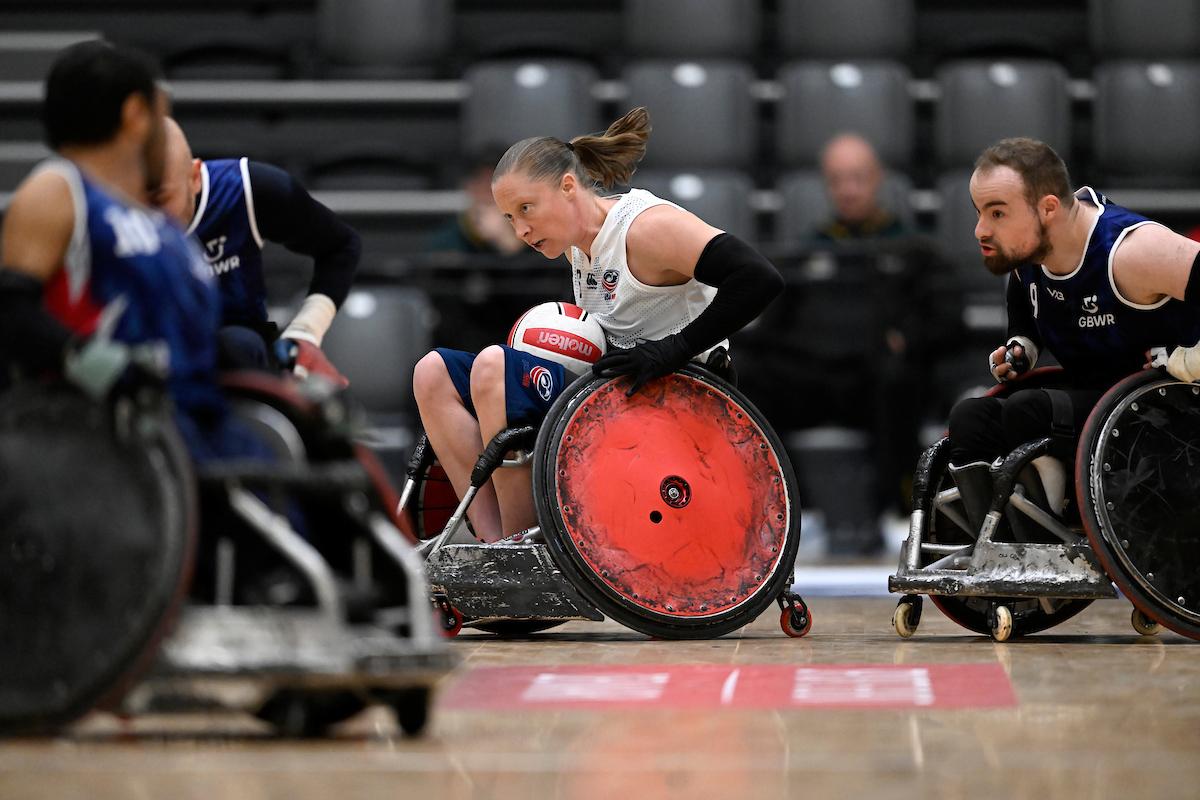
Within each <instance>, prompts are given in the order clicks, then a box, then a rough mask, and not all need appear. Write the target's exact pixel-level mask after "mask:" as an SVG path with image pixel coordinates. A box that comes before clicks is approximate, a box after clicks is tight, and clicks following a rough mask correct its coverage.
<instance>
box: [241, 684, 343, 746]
mask: <svg viewBox="0 0 1200 800" xmlns="http://www.w3.org/2000/svg"><path fill="white" fill-rule="evenodd" d="M365 707H366V703H365V702H363V700H362V698H360V697H359V696H358V695H356V694H354V693H353V692H323V693H305V692H303V691H300V690H297V689H283V690H281V691H279V692H277V693H276V694H275V695H273V696H272V697H271V698H270V699H269V700H267V702H266V703H264V704H263V706H262V708H260V709H258V711H256V712H255V716H256V717H258V718H259V719H261V720H265V721H266V722H269V723H271V724H272V725H274V726H275V732H276V733H277V734H278V735H279V736H282V737H284V738H288V739H315V738H318V737H321V736H324V735H325V734H326V732H327V731H328V730H329V728H331V727H333V726H334V725H336V724H338V723H339V722H343V721H345V720H348V719H350V717H352V716H354V715H355V714H357V713H358V712H360V711H362V710H363V709H364V708H365Z"/></svg>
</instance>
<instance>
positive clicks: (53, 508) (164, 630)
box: [0, 373, 452, 736]
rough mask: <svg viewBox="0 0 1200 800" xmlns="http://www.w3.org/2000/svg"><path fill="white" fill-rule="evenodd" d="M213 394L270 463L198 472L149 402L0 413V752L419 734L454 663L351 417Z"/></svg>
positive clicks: (296, 395)
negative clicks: (122, 742)
mask: <svg viewBox="0 0 1200 800" xmlns="http://www.w3.org/2000/svg"><path fill="white" fill-rule="evenodd" d="M224 383H225V386H224V388H225V390H226V393H227V394H228V395H229V397H230V400H231V403H232V405H233V406H234V417H235V419H236V421H237V424H239V425H240V426H241V427H242V429H243V431H245V430H246V429H251V430H253V431H254V433H255V439H256V441H258V442H259V443H260V444H263V445H266V447H267V448H268V449H269V450H270V452H271V457H270V458H269V459H267V460H263V459H232V460H221V461H215V462H208V463H204V464H201V465H199V466H198V467H196V468H193V465H192V462H191V460H190V458H189V455H188V453H187V450H186V448H185V447H184V445H183V442H182V440H181V438H180V433H179V429H178V428H177V426H176V424H175V422H174V421H173V419H172V415H171V412H170V409H169V407H168V404H167V402H166V401H165V399H164V398H163V397H162V395H161V393H160V392H157V391H152V390H149V389H143V390H139V391H136V392H133V393H131V394H128V395H125V396H122V397H119V398H117V399H116V400H115V401H114V402H113V403H109V404H97V403H93V402H91V401H88V400H87V399H86V398H84V397H82V396H81V395H79V394H77V393H76V392H74V391H73V390H71V389H69V388H67V387H61V386H60V387H54V386H50V387H47V386H39V385H33V384H24V385H19V386H17V387H15V388H14V389H12V390H11V391H10V392H9V393H7V394H6V395H4V396H3V397H2V398H0V509H3V512H2V513H3V523H2V524H0V608H3V609H4V613H3V614H2V615H0V638H2V640H3V641H4V647H3V648H0V734H3V733H10V734H11V733H28V732H51V731H55V730H59V729H61V728H63V727H64V726H65V725H67V724H68V723H70V722H71V721H73V720H75V719H77V718H79V717H80V716H82V715H83V714H84V713H86V712H88V711H89V710H92V709H101V710H107V711H113V712H116V713H120V714H125V715H132V714H140V713H144V712H156V711H171V712H177V711H187V710H213V709H223V710H239V711H246V712H249V713H251V714H255V715H257V716H258V717H259V718H261V719H263V720H265V721H267V722H269V723H272V724H273V725H274V727H275V730H276V731H277V732H278V733H281V734H283V735H288V736H312V735H320V734H322V733H323V732H324V731H325V730H326V728H327V727H328V726H330V725H332V724H335V723H337V722H340V721H342V720H344V719H346V718H348V717H350V716H352V715H353V714H355V713H357V712H358V711H360V710H362V709H363V708H364V707H365V706H366V705H367V704H369V703H382V704H386V705H390V706H391V707H393V708H394V710H395V713H396V718H397V722H398V724H399V726H400V727H401V728H402V730H404V732H406V733H409V734H416V733H418V732H419V731H421V730H422V728H423V727H424V725H425V723H426V720H427V717H428V711H429V706H430V696H431V690H432V687H433V685H434V683H435V682H436V680H437V679H438V678H439V677H440V676H441V675H443V674H444V673H445V672H446V671H447V670H448V669H449V668H450V666H451V664H452V660H451V655H450V654H449V653H448V651H447V650H446V648H445V644H444V642H443V641H442V636H441V634H440V632H439V631H438V628H437V626H436V623H435V620H434V614H433V613H431V610H430V607H429V600H428V597H429V594H428V592H429V590H428V586H427V584H426V582H425V577H424V572H423V566H422V564H421V560H420V557H419V556H418V555H417V553H416V550H415V548H414V544H415V542H413V541H411V540H409V539H408V538H407V537H406V536H405V535H404V534H402V533H401V531H400V530H399V529H398V528H397V526H396V522H397V520H396V518H395V517H394V509H395V507H396V497H395V494H394V492H393V491H392V490H391V489H390V488H389V487H388V485H387V483H386V480H385V479H384V477H383V472H382V470H381V468H380V467H379V466H378V464H377V463H376V462H375V461H374V459H373V457H372V456H371V455H370V454H369V453H368V452H366V451H365V450H364V449H362V448H361V447H360V446H358V445H355V444H354V443H353V442H352V440H351V438H350V436H349V435H348V431H347V427H348V426H347V410H346V406H345V405H344V404H343V402H342V400H341V398H339V397H337V396H336V395H332V394H329V393H324V394H322V393H320V392H312V391H306V390H304V389H302V388H301V387H300V386H298V385H297V384H295V383H293V382H290V381H282V380H279V379H277V378H275V377H273V376H270V375H264V374H251V373H245V374H233V375H229V376H226V377H225V379H224ZM200 498H204V501H203V502H201V501H200ZM201 508H202V509H203V512H204V513H203V517H204V519H203V526H202V527H203V535H202V536H201V535H198V530H199V529H200V527H201V525H200V522H201V520H200V513H199V511H200V509H201Z"/></svg>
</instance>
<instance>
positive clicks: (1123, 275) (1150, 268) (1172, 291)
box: [1113, 225, 1200, 305]
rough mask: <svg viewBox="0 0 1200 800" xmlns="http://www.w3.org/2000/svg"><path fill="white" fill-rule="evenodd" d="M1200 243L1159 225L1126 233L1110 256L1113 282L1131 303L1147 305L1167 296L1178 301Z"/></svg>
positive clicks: (1185, 286) (1184, 288)
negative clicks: (1111, 257)
mask: <svg viewBox="0 0 1200 800" xmlns="http://www.w3.org/2000/svg"><path fill="white" fill-rule="evenodd" d="M1198 252H1200V242H1194V241H1192V240H1191V239H1188V238H1187V237H1185V236H1180V235H1179V234H1178V233H1175V232H1174V231H1171V230H1168V229H1167V228H1164V227H1163V226H1162V225H1143V226H1142V227H1140V228H1138V229H1136V230H1133V231H1130V232H1129V233H1128V234H1127V235H1126V236H1125V240H1124V241H1122V242H1121V246H1120V247H1118V248H1117V252H1116V255H1114V256H1113V280H1114V281H1115V282H1116V284H1117V290H1118V291H1119V292H1120V293H1121V296H1122V297H1124V298H1125V299H1126V300H1128V301H1129V302H1131V303H1139V304H1142V305H1150V304H1152V303H1157V302H1158V301H1159V300H1161V299H1163V298H1164V297H1166V296H1168V295H1170V296H1171V297H1174V298H1175V299H1176V300H1182V299H1183V295H1184V291H1185V290H1186V289H1187V284H1188V278H1189V277H1190V276H1191V274H1192V262H1193V261H1195V259H1196V253H1198Z"/></svg>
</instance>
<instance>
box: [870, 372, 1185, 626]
mask: <svg viewBox="0 0 1200 800" xmlns="http://www.w3.org/2000/svg"><path fill="white" fill-rule="evenodd" d="M1053 375H1054V371H1053V370H1035V371H1034V372H1033V373H1030V374H1029V375H1028V376H1026V377H1025V378H1024V379H1021V380H1018V381H1011V382H1009V383H1006V384H1003V385H1001V386H999V387H997V388H996V389H995V390H993V394H994V395H996V396H1004V395H1005V394H1008V393H1010V392H1011V391H1013V390H1015V389H1019V388H1036V387H1037V386H1038V385H1039V384H1040V382H1043V381H1046V380H1049V379H1052V378H1053ZM1049 444H1050V439H1048V438H1046V439H1041V440H1039V441H1033V442H1029V443H1027V444H1024V445H1022V446H1020V447H1018V448H1017V449H1015V450H1014V451H1013V452H1012V453H1010V454H1009V455H1008V456H1006V457H1003V458H1000V459H997V460H996V461H995V462H994V463H992V464H991V465H990V467H988V468H987V469H986V470H980V469H976V470H970V469H969V468H968V469H966V470H960V471H957V472H956V473H955V470H954V468H953V467H951V466H950V465H949V463H948V462H949V440H948V439H942V440H941V441H939V442H937V443H936V444H934V445H933V446H932V447H930V448H929V449H928V450H927V451H926V452H925V453H924V454H923V455H922V456H921V459H920V461H919V462H918V465H917V470H916V474H915V477H914V487H913V514H912V520H911V523H910V526H909V534H908V539H907V541H906V542H905V544H904V547H903V548H902V550H901V553H900V564H899V567H898V568H897V571H896V574H895V575H893V576H891V578H890V579H889V580H888V588H889V589H890V590H891V591H892V592H898V593H904V595H905V596H904V597H903V598H901V600H900V602H899V604H898V605H897V607H896V611H895V614H894V616H893V623H894V625H895V628H896V632H897V633H898V634H899V635H900V636H902V637H905V638H908V637H910V636H912V635H913V634H914V633H915V632H916V630H917V626H918V625H919V623H920V619H921V599H922V598H921V595H922V594H927V595H929V596H930V598H931V599H932V600H933V602H934V604H935V605H936V606H937V607H938V608H939V609H940V610H941V611H942V613H944V614H945V615H946V616H947V617H949V618H950V619H952V620H954V621H955V622H957V623H958V624H960V625H962V626H963V627H965V628H967V629H969V630H972V631H975V632H977V633H983V634H990V635H991V636H992V637H993V638H994V639H995V640H996V641H1005V640H1007V639H1009V638H1010V637H1012V636H1020V635H1025V634H1032V633H1036V632H1038V631H1042V630H1045V629H1047V628H1050V627H1052V626H1054V625H1057V624H1059V623H1061V622H1063V621H1065V620H1067V619H1069V618H1070V617H1072V616H1074V615H1075V614H1077V613H1079V612H1080V611H1081V610H1083V609H1084V608H1085V607H1087V606H1088V605H1089V604H1090V603H1091V602H1092V601H1093V600H1097V599H1104V598H1114V597H1116V596H1117V591H1118V590H1119V591H1120V593H1121V594H1123V595H1125V596H1126V597H1127V598H1129V600H1130V601H1131V602H1132V603H1133V612H1132V624H1133V627H1134V629H1135V630H1136V631H1137V632H1138V633H1140V634H1142V635H1153V634H1155V633H1157V632H1158V630H1159V626H1160V625H1162V626H1166V627H1167V628H1170V629H1171V630H1174V631H1176V632H1178V633H1181V634H1183V635H1184V636H1188V637H1191V638H1193V639H1200V571H1198V570H1197V566H1198V565H1200V386H1196V385H1193V384H1189V383H1183V382H1180V381H1177V380H1175V379H1174V378H1171V377H1170V376H1167V375H1165V374H1164V373H1163V372H1161V371H1159V370H1147V371H1145V372H1141V373H1138V374H1135V375H1131V376H1129V377H1128V378H1125V379H1124V380H1122V381H1120V382H1119V383H1117V384H1116V385H1115V386H1113V387H1112V388H1111V389H1110V390H1109V391H1108V392H1107V393H1106V394H1104V396H1103V397H1102V398H1101V399H1100V401H1099V402H1098V403H1097V404H1096V406H1095V407H1094V409H1093V410H1092V412H1091V415H1090V416H1089V418H1088V420H1087V423H1086V425H1085V426H1084V429H1083V431H1082V433H1081V436H1080V438H1079V443H1078V446H1077V449H1076V453H1075V464H1074V474H1073V478H1074V485H1075V501H1076V502H1075V503H1074V504H1070V505H1069V506H1068V508H1067V510H1066V511H1065V512H1064V514H1063V516H1062V517H1061V518H1060V517H1059V516H1057V515H1055V514H1051V513H1049V511H1048V510H1047V505H1046V503H1045V502H1044V497H1043V490H1042V483H1041V480H1040V479H1039V478H1038V476H1037V473H1036V471H1035V470H1034V469H1033V467H1032V466H1031V462H1032V461H1033V460H1034V459H1035V458H1037V457H1039V456H1041V455H1043V454H1045V453H1046V452H1047V448H1048V446H1049ZM952 473H954V474H952ZM981 482H982V485H980V484H981ZM981 498H982V501H981ZM1072 506H1073V507H1072Z"/></svg>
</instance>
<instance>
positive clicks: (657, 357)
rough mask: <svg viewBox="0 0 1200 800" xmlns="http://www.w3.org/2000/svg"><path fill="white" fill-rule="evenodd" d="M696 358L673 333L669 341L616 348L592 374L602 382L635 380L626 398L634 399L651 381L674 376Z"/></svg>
mask: <svg viewBox="0 0 1200 800" xmlns="http://www.w3.org/2000/svg"><path fill="white" fill-rule="evenodd" d="M693 355H694V354H693V353H692V349H691V347H689V346H688V343H687V340H686V339H684V338H683V337H682V336H681V335H679V334H678V333H673V334H671V335H670V336H668V337H667V338H665V339H658V340H657V341H653V342H642V343H641V344H639V345H637V346H636V347H631V348H629V349H623V348H619V347H614V348H613V349H612V350H609V351H608V352H607V353H605V354H604V355H602V356H601V357H600V360H598V361H597V362H596V363H595V364H593V365H592V374H593V375H598V376H600V377H601V378H616V377H618V376H620V375H629V376H631V377H632V378H633V384H632V385H631V386H630V387H629V391H627V392H625V396H626V397H632V396H633V395H634V393H636V392H637V391H638V390H639V389H641V388H642V387H643V386H645V385H646V384H647V383H649V382H650V381H652V380H654V379H655V378H661V377H663V376H664V375H670V374H671V373H672V372H674V371H675V370H677V369H679V368H680V367H682V366H684V365H685V364H687V363H688V361H690V360H691V358H692V356H693Z"/></svg>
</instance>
